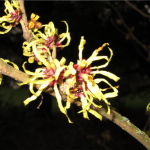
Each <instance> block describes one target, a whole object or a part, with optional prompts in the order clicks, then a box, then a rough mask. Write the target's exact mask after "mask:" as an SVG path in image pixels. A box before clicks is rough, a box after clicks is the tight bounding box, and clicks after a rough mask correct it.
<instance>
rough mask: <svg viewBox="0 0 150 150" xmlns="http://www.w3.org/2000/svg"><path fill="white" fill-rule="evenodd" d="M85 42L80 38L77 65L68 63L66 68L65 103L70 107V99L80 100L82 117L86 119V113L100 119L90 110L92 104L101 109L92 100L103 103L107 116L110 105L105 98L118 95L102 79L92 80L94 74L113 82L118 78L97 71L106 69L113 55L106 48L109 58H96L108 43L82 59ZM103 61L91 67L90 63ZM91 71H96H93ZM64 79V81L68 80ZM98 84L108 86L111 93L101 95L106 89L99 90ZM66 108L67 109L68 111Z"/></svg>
mask: <svg viewBox="0 0 150 150" xmlns="http://www.w3.org/2000/svg"><path fill="white" fill-rule="evenodd" d="M85 43H86V41H85V40H84V37H83V36H82V37H81V41H80V45H79V60H78V61H77V64H74V65H73V63H70V65H69V66H68V67H67V68H68V70H67V71H66V72H65V76H68V79H69V78H70V81H69V84H68V86H67V88H66V94H67V103H69V104H68V106H70V99H71V98H72V99H77V98H80V100H81V103H82V110H81V111H80V112H83V117H84V118H86V119H89V118H88V114H87V112H89V113H91V114H93V115H94V116H95V117H97V118H99V119H100V120H101V119H102V116H101V115H99V114H98V113H97V112H96V111H94V110H92V109H90V105H91V104H93V105H94V106H95V107H98V108H101V107H102V106H101V105H97V104H95V103H94V101H93V100H94V99H95V98H96V99H98V100H99V101H101V100H102V101H104V102H105V103H106V105H107V108H108V112H107V113H108V114H110V107H109V105H110V103H109V102H108V101H107V98H111V97H115V96H117V95H118V90H117V89H116V87H113V86H112V85H111V84H110V83H109V82H108V81H107V80H105V79H103V78H97V79H94V76H95V75H96V74H102V75H104V76H107V77H108V78H110V79H113V80H114V81H118V80H119V79H120V78H119V77H117V76H116V75H114V74H112V73H110V72H107V71H103V70H99V69H101V68H104V67H106V66H107V65H108V64H109V62H110V60H111V58H112V55H113V52H112V50H111V49H110V48H109V47H108V49H109V51H110V54H111V55H110V58H108V57H107V56H97V55H98V53H99V51H101V50H102V49H103V48H104V47H105V46H108V45H109V44H108V43H105V44H103V45H102V46H101V47H100V48H98V49H96V50H95V51H94V52H93V53H92V55H91V56H90V57H89V58H88V59H87V60H85V59H83V58H82V51H83V48H84V44H85ZM101 59H105V60H106V61H107V62H106V63H105V64H103V65H100V66H95V67H91V63H92V62H93V61H96V60H101ZM93 69H96V70H95V71H94V70H93ZM68 79H66V81H67V80H68ZM100 82H104V83H106V84H108V85H109V86H110V87H111V89H112V90H113V92H109V93H105V94H103V91H106V90H107V89H108V88H106V89H101V88H100V87H99V86H98V85H97V84H98V83H100ZM69 108H70V107H68V108H67V109H69ZM80 112H79V113H80Z"/></svg>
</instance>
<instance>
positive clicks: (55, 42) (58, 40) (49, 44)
mask: <svg viewBox="0 0 150 150" xmlns="http://www.w3.org/2000/svg"><path fill="white" fill-rule="evenodd" d="M34 15H35V14H34ZM33 19H35V20H37V19H38V17H37V15H36V16H35V18H33ZM63 22H64V23H65V24H66V26H67V31H66V33H62V34H60V35H58V33H57V29H56V28H55V27H54V24H53V22H49V24H47V25H42V27H45V29H44V33H42V32H41V31H37V33H36V34H35V33H33V32H32V35H33V38H32V39H31V40H32V41H31V40H30V41H31V42H27V41H26V42H24V43H23V55H24V56H28V57H31V58H30V59H29V60H28V61H29V63H33V62H34V60H36V61H37V62H39V63H43V61H41V59H40V58H39V56H40V55H41V56H42V57H44V58H49V56H51V53H50V50H52V49H53V50H54V49H55V50H56V48H61V47H65V46H68V45H69V43H70V33H69V32H68V24H67V22H66V21H63ZM65 38H67V43H66V44H65V45H62V42H63V41H64V40H65ZM35 49H36V51H38V53H39V55H37V53H35ZM48 61H49V60H48ZM44 65H45V64H44Z"/></svg>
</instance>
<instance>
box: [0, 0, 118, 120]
mask: <svg viewBox="0 0 150 150" xmlns="http://www.w3.org/2000/svg"><path fill="white" fill-rule="evenodd" d="M5 7H6V9H5V10H4V11H5V13H6V16H3V17H1V18H0V23H1V25H0V26H1V27H3V28H4V29H6V30H5V31H4V32H0V34H4V33H7V32H8V31H10V29H11V28H12V27H15V25H16V24H18V23H19V21H20V19H21V14H20V8H19V5H18V2H17V1H15V0H12V1H11V3H10V2H9V1H8V0H5ZM38 19H39V16H38V15H36V14H34V13H32V14H31V20H30V21H29V22H28V25H27V27H28V29H29V30H30V31H31V33H32V37H31V39H30V40H29V41H25V42H24V43H23V46H22V48H23V55H24V56H27V57H28V62H29V63H33V62H34V61H37V63H38V65H42V66H41V67H39V68H37V69H36V70H35V72H31V71H29V70H27V69H26V68H25V64H26V63H27V62H24V63H23V66H22V67H23V69H24V72H25V73H26V74H28V75H30V78H29V79H28V81H26V82H23V83H20V84H19V85H24V84H29V90H30V92H31V93H32V94H33V95H32V96H31V97H29V98H27V99H26V100H25V101H24V104H25V105H27V104H29V103H30V102H31V101H34V100H35V99H36V98H37V97H38V96H40V95H41V94H42V92H43V91H44V90H45V89H46V88H47V87H51V89H52V90H53V91H54V92H55V95H56V99H57V102H58V106H59V108H60V111H61V112H62V113H64V114H65V115H66V117H67V118H68V121H69V123H72V121H71V120H70V119H69V117H68V115H67V109H69V108H70V107H71V101H72V100H74V101H79V102H80V104H81V105H82V110H81V111H79V112H78V113H81V112H82V113H83V117H84V118H86V119H89V117H88V113H91V114H93V115H94V116H95V117H97V118H99V119H100V120H102V116H101V115H100V114H98V113H97V112H96V111H94V110H93V109H91V105H94V106H95V107H97V108H101V107H103V105H102V104H101V103H100V101H103V102H104V103H105V104H106V105H107V109H108V112H107V113H108V114H110V103H109V102H108V100H107V98H112V97H115V96H117V95H118V90H117V87H114V86H112V85H111V84H110V83H109V82H108V81H107V80H105V79H103V78H96V79H95V78H94V77H95V75H96V74H101V75H104V76H106V77H108V78H110V79H113V80H114V81H118V80H119V79H120V78H119V77H117V76H116V75H115V74H112V73H110V72H107V71H104V70H101V69H102V68H104V67H106V66H107V65H108V64H109V62H110V60H111V58H112V55H113V52H112V50H111V49H110V48H109V47H108V46H109V44H108V43H105V44H103V45H102V46H101V47H99V48H98V49H96V50H94V51H93V53H92V55H91V56H90V57H89V58H88V59H83V58H82V51H83V49H84V45H85V43H86V41H85V39H84V36H82V37H81V41H80V44H79V60H77V63H76V64H74V63H73V62H70V63H69V65H65V63H66V59H65V58H64V57H62V59H61V60H60V61H59V60H58V59H56V52H57V51H58V50H59V49H63V48H64V47H66V46H68V45H69V43H70V40H71V37H70V33H69V27H68V24H67V22H66V21H62V22H64V23H65V25H66V32H64V33H61V34H58V29H57V28H55V26H54V23H53V22H52V21H51V22H49V23H48V24H42V23H41V22H39V21H38ZM6 22H8V23H10V25H9V26H6V25H5V23H6ZM41 28H44V32H42V31H40V29H41ZM65 39H67V42H66V44H63V43H62V42H63V41H64V40H65ZM106 46H107V47H108V49H109V51H110V57H109V58H108V57H107V56H98V54H99V52H100V51H101V50H103V48H104V47H106ZM102 59H105V60H106V63H105V64H103V65H99V66H94V67H92V65H91V64H92V62H93V61H98V60H102ZM3 61H5V62H6V63H8V62H9V63H11V64H13V66H14V67H15V68H16V69H18V67H17V65H15V64H14V63H12V62H10V61H8V60H3ZM1 80H2V75H1V74H0V82H1ZM101 82H104V83H106V84H107V85H108V86H109V87H108V88H105V89H102V88H100V87H99V86H98V84H99V83H101ZM36 84H39V85H40V87H39V89H38V90H37V91H36V92H35V91H34V89H33V87H34V85H36ZM107 89H111V90H112V92H106V90H107ZM59 91H62V92H63V93H64V94H66V96H67V101H66V106H65V107H64V106H63V104H62V97H61V94H60V92H59ZM103 91H105V93H104V92H103Z"/></svg>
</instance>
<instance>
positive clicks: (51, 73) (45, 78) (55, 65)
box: [19, 58, 72, 123]
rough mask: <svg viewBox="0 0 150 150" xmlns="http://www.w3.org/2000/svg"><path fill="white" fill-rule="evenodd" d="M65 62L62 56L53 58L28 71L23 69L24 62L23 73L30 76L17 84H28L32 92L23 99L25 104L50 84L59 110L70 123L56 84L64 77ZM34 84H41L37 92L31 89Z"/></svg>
mask: <svg viewBox="0 0 150 150" xmlns="http://www.w3.org/2000/svg"><path fill="white" fill-rule="evenodd" d="M43 60H44V58H43ZM45 61H46V60H45ZM65 62H66V59H65V58H62V59H61V60H60V61H58V60H57V59H54V60H51V61H50V63H48V62H47V64H48V65H47V64H46V65H45V66H46V67H43V68H38V69H36V71H35V72H30V71H28V70H26V69H25V63H26V62H25V63H24V64H23V69H24V71H25V73H26V74H29V75H31V77H30V79H29V80H28V81H27V82H23V83H21V84H19V85H24V84H29V89H30V92H31V93H32V94H33V95H32V96H31V97H29V98H27V99H26V100H25V101H24V104H25V105H27V104H28V103H29V102H31V101H33V100H35V99H36V98H37V97H38V96H40V95H41V93H42V91H43V90H44V89H45V88H46V87H48V86H51V87H52V88H53V89H54V91H55V95H56V99H57V102H58V106H59V108H60V111H61V112H62V113H64V114H65V115H66V117H67V118H68V121H69V122H70V123H72V122H71V120H70V119H69V117H68V115H67V110H66V109H65V108H64V107H63V105H62V98H61V95H60V93H59V90H58V86H57V84H61V83H62V80H63V79H64V71H65V68H66V66H65V65H64V64H65ZM41 78H42V79H41ZM34 84H41V86H40V88H39V89H38V91H37V92H34V90H33V85H34Z"/></svg>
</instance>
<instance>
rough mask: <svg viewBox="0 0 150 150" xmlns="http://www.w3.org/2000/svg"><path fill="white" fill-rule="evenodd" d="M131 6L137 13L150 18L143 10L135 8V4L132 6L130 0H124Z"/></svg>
mask: <svg viewBox="0 0 150 150" xmlns="http://www.w3.org/2000/svg"><path fill="white" fill-rule="evenodd" d="M124 1H125V2H126V3H127V4H128V5H129V6H131V7H132V8H133V9H135V10H136V11H137V12H139V13H140V14H141V15H142V16H144V17H147V18H150V15H147V14H145V13H144V12H142V11H141V10H139V9H138V8H137V7H135V6H134V5H133V4H131V3H130V2H129V1H128V0H124Z"/></svg>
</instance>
